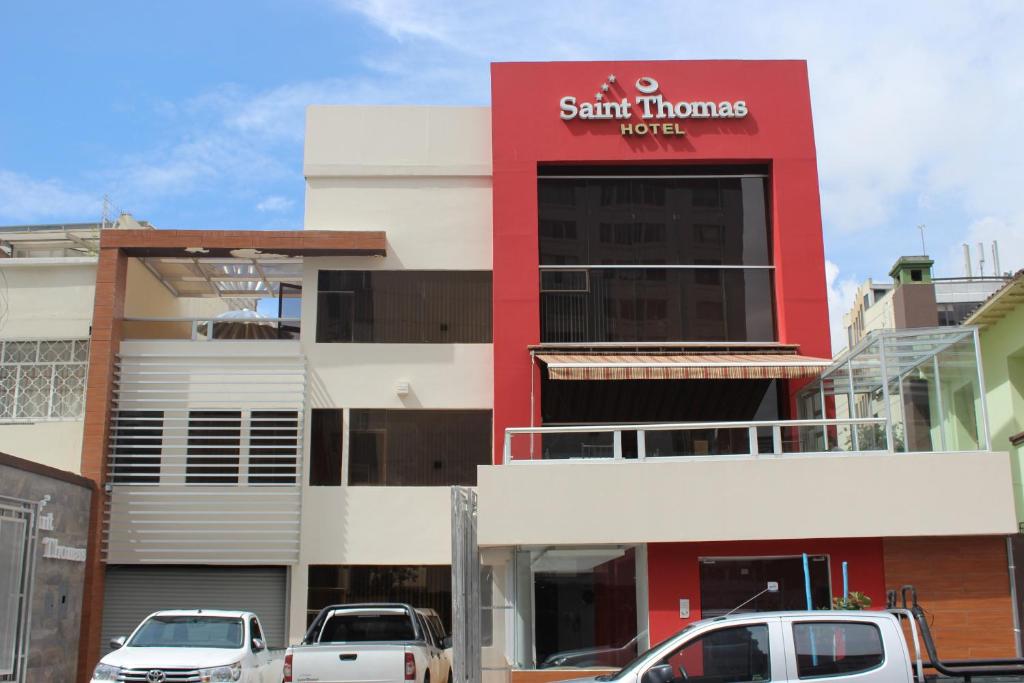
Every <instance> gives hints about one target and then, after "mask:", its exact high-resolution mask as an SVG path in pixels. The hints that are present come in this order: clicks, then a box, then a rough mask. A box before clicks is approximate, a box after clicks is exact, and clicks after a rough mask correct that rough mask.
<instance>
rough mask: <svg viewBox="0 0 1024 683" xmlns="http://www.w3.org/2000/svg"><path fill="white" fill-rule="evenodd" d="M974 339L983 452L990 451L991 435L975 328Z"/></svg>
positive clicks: (979, 340)
mask: <svg viewBox="0 0 1024 683" xmlns="http://www.w3.org/2000/svg"><path fill="white" fill-rule="evenodd" d="M971 336H972V338H973V339H974V362H975V363H976V369H975V372H977V373H978V400H979V401H980V402H981V429H982V432H984V434H985V450H986V451H990V450H992V435H991V434H990V433H989V428H988V397H987V396H986V395H985V371H984V369H983V368H982V366H981V336H980V335H979V334H978V328H977V327H975V328H974V330H973V334H972V335H971Z"/></svg>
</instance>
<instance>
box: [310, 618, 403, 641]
mask: <svg viewBox="0 0 1024 683" xmlns="http://www.w3.org/2000/svg"><path fill="white" fill-rule="evenodd" d="M385 640H416V632H415V630H414V629H413V625H412V619H410V618H409V615H407V614H379V613H378V614H372V613H371V614H367V613H365V612H364V613H361V614H360V613H354V614H345V613H341V614H333V615H331V617H330V618H329V619H328V620H327V623H325V624H324V627H323V630H322V631H320V642H321V643H359V642H364V643H365V642H376V641H385Z"/></svg>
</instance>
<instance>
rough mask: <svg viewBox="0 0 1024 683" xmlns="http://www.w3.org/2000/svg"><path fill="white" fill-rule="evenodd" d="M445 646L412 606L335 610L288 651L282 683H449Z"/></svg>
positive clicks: (322, 615) (340, 607) (316, 621)
mask: <svg viewBox="0 0 1024 683" xmlns="http://www.w3.org/2000/svg"><path fill="white" fill-rule="evenodd" d="M445 641H447V638H445V639H444V641H442V642H438V640H437V636H436V635H435V634H434V630H433V628H431V627H430V626H429V625H428V624H427V622H426V620H425V619H424V616H423V615H422V614H420V613H419V612H418V611H417V610H416V609H414V608H413V607H411V606H409V605H403V604H395V603H388V604H361V605H332V606H330V607H325V608H324V609H322V610H320V613H319V614H318V615H317V617H316V619H314V620H313V623H312V625H311V626H310V627H309V630H308V631H307V632H306V636H305V637H304V638H303V640H302V643H301V644H299V645H293V646H292V647H290V648H288V651H287V652H286V653H285V658H284V677H283V683H293V682H294V683H313V682H314V681H315V682H317V683H451V680H452V679H451V667H450V665H449V663H448V658H447V657H446V656H445V654H444V650H445V647H446V646H447V642H445Z"/></svg>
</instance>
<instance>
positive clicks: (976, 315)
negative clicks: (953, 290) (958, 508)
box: [964, 270, 1024, 524]
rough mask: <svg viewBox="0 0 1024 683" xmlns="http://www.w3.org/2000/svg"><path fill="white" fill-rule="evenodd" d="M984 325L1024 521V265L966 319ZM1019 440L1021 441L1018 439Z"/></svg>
mask: <svg viewBox="0 0 1024 683" xmlns="http://www.w3.org/2000/svg"><path fill="white" fill-rule="evenodd" d="M964 324H965V325H976V326H977V327H978V328H979V330H980V338H981V346H980V349H981V360H982V367H984V369H985V391H986V396H987V397H988V415H989V424H990V425H991V430H992V443H993V446H994V447H995V448H997V449H1007V450H1009V451H1010V452H1011V454H1012V455H1013V456H1014V457H1012V458H1011V462H1012V463H1013V486H1014V491H1015V496H1016V500H1017V519H1018V521H1019V522H1021V523H1022V524H1024V483H1022V481H1024V479H1022V475H1021V468H1022V460H1021V458H1022V457H1024V448H1022V445H1024V444H1021V432H1024V270H1021V271H1017V273H1016V274H1015V275H1014V276H1013V277H1012V278H1011V279H1010V280H1009V281H1008V282H1007V283H1006V284H1005V285H1003V287H1002V288H1001V289H999V291H997V292H996V293H994V294H993V295H992V296H990V297H989V298H988V299H987V300H986V301H985V302H984V303H983V304H981V306H979V307H978V308H977V309H976V310H975V311H974V312H973V313H971V314H970V315H969V316H967V318H966V319H965V320H964ZM1015 442H1016V443H1015Z"/></svg>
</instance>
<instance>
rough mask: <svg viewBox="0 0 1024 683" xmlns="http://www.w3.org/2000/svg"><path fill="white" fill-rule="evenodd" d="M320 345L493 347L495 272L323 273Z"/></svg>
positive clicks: (319, 299)
mask: <svg viewBox="0 0 1024 683" xmlns="http://www.w3.org/2000/svg"><path fill="white" fill-rule="evenodd" d="M316 340H317V342H318V343H325V342H389V343H418V344H423V343H434V344H445V343H448V344H476V343H481V344H482V343H489V342H490V341H491V272H490V271H479V270H472V271H433V270H404V271H384V270H380V271H375V270H364V271H341V270H322V271H320V274H319V290H318V293H317V325H316Z"/></svg>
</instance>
